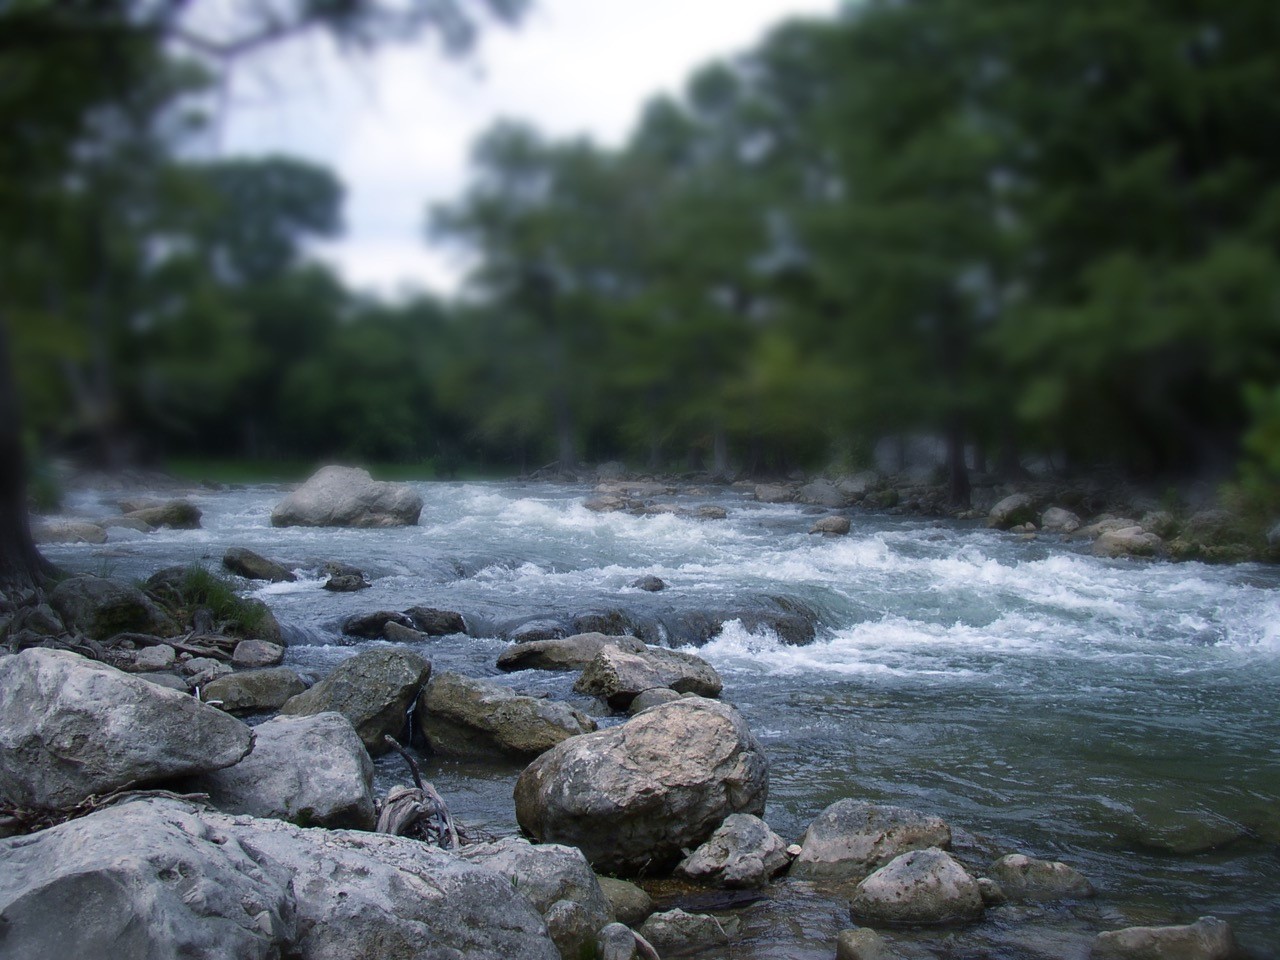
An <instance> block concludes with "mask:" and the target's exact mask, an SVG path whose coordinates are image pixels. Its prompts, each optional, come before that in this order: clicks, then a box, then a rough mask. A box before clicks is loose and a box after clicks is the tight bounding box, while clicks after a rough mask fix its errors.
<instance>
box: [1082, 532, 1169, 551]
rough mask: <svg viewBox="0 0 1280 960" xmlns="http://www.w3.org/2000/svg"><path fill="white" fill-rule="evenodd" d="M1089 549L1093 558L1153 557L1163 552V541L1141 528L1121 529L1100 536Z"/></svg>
mask: <svg viewBox="0 0 1280 960" xmlns="http://www.w3.org/2000/svg"><path fill="white" fill-rule="evenodd" d="M1090 549H1091V552H1092V553H1093V555H1094V556H1095V557H1110V558H1115V557H1155V556H1159V555H1160V554H1161V553H1162V552H1163V551H1164V541H1163V540H1161V539H1160V538H1159V537H1157V536H1156V535H1155V534H1154V533H1147V532H1146V531H1145V530H1143V529H1142V528H1141V527H1123V528H1121V529H1119V530H1111V531H1108V532H1107V533H1104V534H1102V535H1101V536H1100V537H1098V539H1097V540H1095V541H1094V542H1093V547H1092V548H1090Z"/></svg>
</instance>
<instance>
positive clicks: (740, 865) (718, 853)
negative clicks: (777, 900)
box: [676, 813, 790, 888]
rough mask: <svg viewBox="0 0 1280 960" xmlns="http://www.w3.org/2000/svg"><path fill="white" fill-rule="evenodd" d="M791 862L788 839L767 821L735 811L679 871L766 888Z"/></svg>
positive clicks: (726, 883) (713, 880) (695, 877)
mask: <svg viewBox="0 0 1280 960" xmlns="http://www.w3.org/2000/svg"><path fill="white" fill-rule="evenodd" d="M789 862H790V858H789V857H788V856H787V842H786V841H785V840H783V839H782V838H781V837H780V836H778V835H777V834H776V833H774V832H773V831H772V830H770V829H769V825H768V824H767V823H765V822H764V821H763V820H761V819H760V818H759V817H754V816H752V815H750V814H747V813H735V814H733V815H732V816H730V817H726V818H725V821H724V823H722V824H720V826H719V827H717V828H716V831H715V833H713V834H711V836H710V837H708V838H707V841H706V842H705V843H704V844H703V845H702V846H700V847H698V849H697V850H695V851H693V853H691V854H690V855H689V856H688V857H686V858H685V859H684V860H682V861H681V862H680V865H679V866H677V867H676V874H677V875H678V876H682V877H688V878H689V879H690V880H701V881H705V882H711V883H718V884H721V885H723V886H726V887H730V888H737V887H762V886H764V885H765V884H766V883H768V882H769V880H770V879H771V878H772V877H773V876H774V875H775V874H777V873H779V872H780V871H782V870H783V869H785V868H786V866H787V864H788V863H789Z"/></svg>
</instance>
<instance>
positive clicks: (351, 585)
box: [322, 574, 373, 593]
mask: <svg viewBox="0 0 1280 960" xmlns="http://www.w3.org/2000/svg"><path fill="white" fill-rule="evenodd" d="M371 586H373V584H371V583H370V582H369V581H368V580H366V579H365V578H364V577H363V576H359V577H353V576H351V575H349V574H336V575H334V576H332V577H330V578H329V579H328V580H326V581H325V582H324V584H323V586H322V589H325V590H329V591H331V592H333V593H355V592H356V591H357V590H368V589H369V588H370V587H371Z"/></svg>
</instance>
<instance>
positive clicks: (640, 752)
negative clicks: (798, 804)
mask: <svg viewBox="0 0 1280 960" xmlns="http://www.w3.org/2000/svg"><path fill="white" fill-rule="evenodd" d="M767 793H768V761H767V760H766V758H765V755H764V751H763V749H762V748H761V746H760V744H759V742H758V741H757V740H756V739H755V737H754V736H752V734H751V731H750V730H749V729H748V728H747V724H746V721H745V720H743V718H742V715H741V714H739V713H738V711H737V710H735V709H734V708H733V707H730V706H728V705H727V704H723V703H719V702H717V701H715V700H707V699H704V698H701V697H688V698H684V699H681V700H678V701H675V702H674V703H668V704H664V705H662V706H660V707H655V708H654V709H652V710H647V711H645V712H644V713H642V714H640V715H639V716H636V717H634V718H632V719H631V720H629V721H627V722H626V723H625V724H623V725H622V726H620V727H613V728H610V729H607V730H601V731H599V732H597V733H589V734H585V735H583V736H580V737H572V738H570V739H568V740H566V741H565V742H564V743H561V744H560V745H559V746H557V747H554V748H553V749H551V750H549V751H547V752H546V753H544V754H542V756H540V757H539V758H538V759H536V760H534V761H533V763H531V764H530V765H529V766H528V768H526V769H525V771H524V772H523V773H522V774H521V775H520V779H519V780H518V781H517V783H516V789H515V801H516V818H517V820H518V821H519V823H520V827H521V829H523V830H524V832H525V833H526V834H528V835H529V836H530V837H533V838H534V839H535V840H539V841H543V842H552V843H568V844H571V845H573V846H576V847H578V848H579V849H580V850H582V852H583V853H584V854H586V856H587V859H588V860H590V861H591V864H592V866H594V867H595V868H596V869H597V870H601V871H618V872H622V873H627V872H634V871H638V870H642V869H645V868H659V867H663V866H666V865H668V864H671V863H673V862H674V861H676V860H677V859H678V858H679V857H680V856H681V855H682V854H681V851H682V849H690V848H693V847H696V846H698V845H699V844H701V843H702V842H703V841H704V840H706V839H707V837H709V836H710V835H711V833H712V832H713V831H714V830H715V828H716V827H717V826H719V825H720V824H721V823H722V822H723V821H724V819H725V817H727V816H729V815H730V814H733V813H754V814H760V813H762V812H763V810H764V803H765V798H766V795H767Z"/></svg>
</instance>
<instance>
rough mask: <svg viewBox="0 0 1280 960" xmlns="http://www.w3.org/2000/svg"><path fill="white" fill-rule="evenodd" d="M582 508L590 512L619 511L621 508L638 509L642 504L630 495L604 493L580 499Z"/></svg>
mask: <svg viewBox="0 0 1280 960" xmlns="http://www.w3.org/2000/svg"><path fill="white" fill-rule="evenodd" d="M582 506H583V509H585V510H590V511H591V512H592V513H619V512H621V511H623V510H638V509H641V508H642V507H643V506H644V504H643V503H641V502H640V501H639V500H632V499H631V498H630V497H619V496H614V495H612V494H606V495H604V496H599V497H588V498H587V499H586V500H583V501H582Z"/></svg>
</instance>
